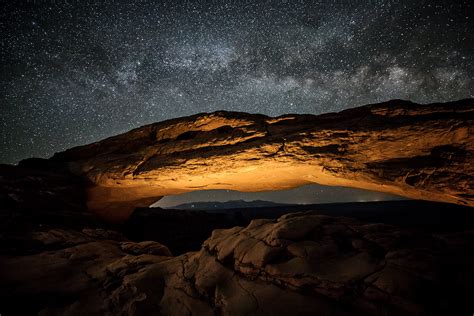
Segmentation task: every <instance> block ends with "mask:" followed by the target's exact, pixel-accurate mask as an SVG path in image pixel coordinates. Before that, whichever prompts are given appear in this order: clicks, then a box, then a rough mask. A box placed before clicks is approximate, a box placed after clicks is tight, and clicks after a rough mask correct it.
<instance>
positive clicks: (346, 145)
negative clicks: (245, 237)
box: [51, 99, 474, 219]
mask: <svg viewBox="0 0 474 316" xmlns="http://www.w3.org/2000/svg"><path fill="white" fill-rule="evenodd" d="M473 122H474V102H473V100H472V99H467V100H461V101H456V102H449V103H436V104H416V103H412V102H408V101H401V100H393V101H389V102H385V103H380V104H374V105H367V106H362V107H358V108H354V109H349V110H345V111H342V112H339V113H329V114H323V115H319V116H314V115H291V114H290V115H284V116H280V117H276V118H271V117H267V116H264V115H257V114H247V113H239V112H214V113H203V114H197V115H193V116H189V117H183V118H177V119H172V120H168V121H164V122H159V123H155V124H151V125H146V126H143V127H141V128H138V129H134V130H132V131H129V132H127V133H124V134H121V135H118V136H114V137H111V138H108V139H105V140H102V141H99V142H96V143H93V144H89V145H85V146H80V147H75V148H72V149H69V150H66V151H64V152H61V153H58V154H56V155H55V156H54V157H53V158H51V159H52V160H53V161H56V162H64V163H67V165H68V167H69V169H70V170H71V171H72V172H74V173H75V174H78V175H81V176H83V177H85V178H87V179H88V180H89V181H90V182H91V183H92V184H93V185H92V186H91V187H90V188H89V190H88V205H89V208H90V209H92V210H94V211H96V212H99V213H104V212H107V213H108V214H109V215H111V214H113V215H114V216H116V217H117V218H118V219H120V218H124V217H126V216H127V214H129V213H130V211H131V210H133V208H134V207H136V206H144V205H150V204H151V203H153V202H154V201H156V200H158V199H159V198H160V197H161V196H164V195H169V194H178V193H182V192H187V191H192V190H200V189H203V188H205V189H233V190H240V191H259V190H280V189H287V188H292V187H296V186H299V185H303V184H308V183H318V184H323V185H334V186H347V187H355V188H363V189H369V190H374V191H381V192H387V193H394V194H398V195H403V196H407V197H410V198H417V199H426V200H434V201H444V202H450V203H456V204H462V205H468V206H473V205H474V193H473V190H472V187H473V174H474V172H473V171H474V170H473V166H474V164H473V150H474V137H473Z"/></svg>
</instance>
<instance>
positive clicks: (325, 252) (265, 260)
mask: <svg viewBox="0 0 474 316" xmlns="http://www.w3.org/2000/svg"><path fill="white" fill-rule="evenodd" d="M30 238H31V240H34V241H36V244H35V251H34V252H31V251H30V252H28V253H25V254H23V255H18V254H16V255H9V254H2V256H1V258H0V259H1V260H0V262H1V265H2V267H1V270H0V271H2V272H1V274H2V275H1V279H2V286H1V297H2V298H3V299H4V303H5V305H3V306H7V307H12V306H11V304H13V306H14V307H15V308H16V309H17V311H18V308H19V310H20V311H22V308H23V309H26V310H23V312H25V313H28V312H39V313H40V314H41V315H56V314H58V315H59V314H68V315H79V314H81V315H84V314H106V315H142V314H161V315H213V314H216V315H268V314H280V315H281V314H292V315H293V314H305V313H307V314H314V313H317V314H321V315H357V314H360V315H430V314H433V313H438V312H452V311H453V310H459V311H464V312H465V311H469V310H471V309H472V307H473V306H472V300H470V296H471V295H472V293H473V284H474V268H473V267H474V256H473V255H472V254H473V253H474V251H473V250H474V233H472V232H463V233H453V234H442V235H441V234H440V235H432V234H423V233H419V232H413V231H409V230H401V229H399V228H396V227H394V226H389V225H384V224H373V223H363V222H359V221H356V220H353V219H349V218H344V217H338V218H336V217H329V216H324V215H314V213H312V212H304V213H293V214H288V215H285V216H282V217H280V218H279V219H278V220H271V219H260V220H253V221H252V222H251V223H250V225H248V226H247V227H245V228H243V227H234V228H231V229H222V230H215V231H214V232H213V234H212V236H211V237H210V238H209V239H208V240H207V241H205V242H204V244H203V246H202V248H201V250H200V251H198V252H191V253H186V254H183V255H181V256H177V257H171V253H170V252H169V250H168V249H167V248H166V247H165V246H163V245H161V244H159V243H156V242H139V243H134V242H130V241H127V240H125V239H124V238H123V237H121V236H120V235H119V234H117V233H115V232H110V231H107V230H103V229H84V230H82V231H73V230H61V229H53V230H48V231H41V232H32V233H31V235H30ZM19 300H27V301H28V302H29V304H28V305H26V306H20V307H19V305H18V303H17V302H18V301H19ZM7 311H8V309H7Z"/></svg>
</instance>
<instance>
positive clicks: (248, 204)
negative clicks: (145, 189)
mask: <svg viewBox="0 0 474 316" xmlns="http://www.w3.org/2000/svg"><path fill="white" fill-rule="evenodd" d="M288 205H291V204H285V203H276V202H271V201H262V200H254V201H244V200H233V201H227V202H192V203H183V204H179V205H175V206H170V207H165V208H166V209H179V210H202V211H210V210H226V209H235V208H256V207H277V206H288Z"/></svg>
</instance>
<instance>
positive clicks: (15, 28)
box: [0, 0, 473, 163]
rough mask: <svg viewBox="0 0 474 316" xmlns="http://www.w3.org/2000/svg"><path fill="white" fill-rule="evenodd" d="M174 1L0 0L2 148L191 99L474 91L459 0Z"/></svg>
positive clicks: (27, 149)
mask: <svg viewBox="0 0 474 316" xmlns="http://www.w3.org/2000/svg"><path fill="white" fill-rule="evenodd" d="M176 2H177V3H179V4H176V3H173V2H170V3H158V4H156V3H155V4H153V3H150V2H147V1H138V2H135V3H134V4H128V5H127V4H121V3H120V2H119V1H115V2H114V1H39V0H36V1H32V0H31V1H20V2H19V3H17V4H8V3H3V4H2V6H3V8H4V9H5V10H3V11H2V16H1V22H0V23H1V28H2V38H1V51H2V52H1V64H2V69H1V72H2V76H1V79H0V80H1V86H0V89H1V113H0V114H1V118H0V120H1V125H0V128H1V130H0V132H1V133H0V134H1V144H2V151H1V153H0V155H1V156H0V161H1V162H9V163H15V162H17V161H18V160H20V159H23V158H27V157H30V156H39V157H47V156H50V155H51V154H53V153H54V152H56V151H60V150H64V149H66V148H68V147H71V146H75V145H80V144H85V143H89V142H93V141H97V140H99V139H102V138H104V137H107V136H111V135H114V134H117V133H121V132H125V131H127V130H129V129H131V128H134V127H138V126H141V125H143V124H147V123H151V122H156V121H160V120H164V119H168V118H172V117H177V116H184V115H189V114H193V113H197V112H209V111H215V110H222V109H224V110H234V111H246V112H253V113H255V112H258V113H264V114H267V115H280V114H284V113H313V114H318V113H323V112H328V111H338V110H342V109H344V108H348V107H354V106H358V105H363V104H367V103H374V102H380V101H385V100H388V99H394V98H401V99H410V100H413V101H417V102H435V101H447V100H455V99H461V98H466V97H472V95H473V80H472V77H473V69H472V65H473V63H472V61H473V55H472V51H470V50H469V49H470V48H471V47H472V44H473V35H472V30H473V21H472V20H473V18H472V17H471V16H469V15H468V13H469V12H470V11H472V10H471V9H472V6H471V5H470V4H469V1H466V2H465V3H461V4H454V3H452V2H451V3H445V4H441V3H438V4H436V3H434V2H432V1H426V2H419V1H409V2H406V3H402V2H397V1H387V2H382V1H360V2H357V1H352V2H350V3H351V4H345V3H343V2H342V1H340V2H330V1H319V2H318V1H316V2H315V1H307V2H305V1H283V0H282V1H262V2H259V1H244V2H238V1H222V2H220V1H213V2H212V4H208V3H206V2H205V1H197V2H191V1H184V2H180V1H176ZM254 2H258V4H255V3H254Z"/></svg>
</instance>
